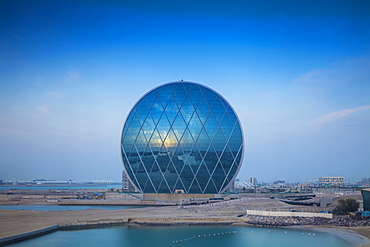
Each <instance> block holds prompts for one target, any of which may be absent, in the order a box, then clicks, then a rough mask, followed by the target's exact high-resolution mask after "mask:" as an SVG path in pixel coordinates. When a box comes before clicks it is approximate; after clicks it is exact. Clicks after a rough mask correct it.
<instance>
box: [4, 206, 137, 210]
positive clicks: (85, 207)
mask: <svg viewBox="0 0 370 247" xmlns="http://www.w3.org/2000/svg"><path fill="white" fill-rule="evenodd" d="M138 207H142V206H106V205H96V206H94V205H0V209H5V210H35V211H67V210H85V209H106V210H115V209H128V208H138Z"/></svg>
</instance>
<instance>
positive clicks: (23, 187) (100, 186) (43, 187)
mask: <svg viewBox="0 0 370 247" xmlns="http://www.w3.org/2000/svg"><path fill="white" fill-rule="evenodd" d="M112 188H115V189H119V188H122V184H70V185H65V184H62V185H39V186H37V185H32V186H27V185H17V186H0V190H69V189H71V190H78V189H86V190H91V189H106V190H109V189H112Z"/></svg>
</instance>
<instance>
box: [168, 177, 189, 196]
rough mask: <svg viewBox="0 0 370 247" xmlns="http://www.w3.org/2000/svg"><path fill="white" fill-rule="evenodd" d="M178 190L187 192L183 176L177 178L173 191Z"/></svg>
mask: <svg viewBox="0 0 370 247" xmlns="http://www.w3.org/2000/svg"><path fill="white" fill-rule="evenodd" d="M176 190H182V191H184V192H185V193H186V192H187V191H186V188H185V186H184V184H183V183H182V180H181V178H178V179H177V180H176V183H175V186H174V187H173V188H172V193H174V192H175V191H176Z"/></svg>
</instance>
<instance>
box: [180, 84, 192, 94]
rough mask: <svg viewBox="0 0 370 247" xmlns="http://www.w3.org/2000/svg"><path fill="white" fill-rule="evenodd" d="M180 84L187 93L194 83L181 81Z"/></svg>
mask: <svg viewBox="0 0 370 247" xmlns="http://www.w3.org/2000/svg"><path fill="white" fill-rule="evenodd" d="M182 84H183V85H184V88H185V90H186V92H187V93H188V94H189V92H190V91H191V89H192V87H193V86H194V85H193V84H191V83H182Z"/></svg>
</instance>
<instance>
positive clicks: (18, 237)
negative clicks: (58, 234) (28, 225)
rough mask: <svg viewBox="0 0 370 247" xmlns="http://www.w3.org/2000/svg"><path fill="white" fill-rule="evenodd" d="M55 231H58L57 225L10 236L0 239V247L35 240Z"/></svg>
mask: <svg viewBox="0 0 370 247" xmlns="http://www.w3.org/2000/svg"><path fill="white" fill-rule="evenodd" d="M57 230H59V225H54V226H50V227H46V228H43V229H39V230H36V231H31V232H26V233H22V234H18V235H14V236H10V237H5V238H0V246H1V245H5V244H11V243H15V242H20V241H23V240H26V239H30V238H35V237H38V236H42V235H45V234H48V233H51V232H55V231H57Z"/></svg>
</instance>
